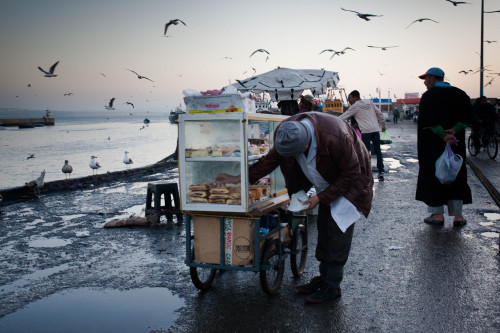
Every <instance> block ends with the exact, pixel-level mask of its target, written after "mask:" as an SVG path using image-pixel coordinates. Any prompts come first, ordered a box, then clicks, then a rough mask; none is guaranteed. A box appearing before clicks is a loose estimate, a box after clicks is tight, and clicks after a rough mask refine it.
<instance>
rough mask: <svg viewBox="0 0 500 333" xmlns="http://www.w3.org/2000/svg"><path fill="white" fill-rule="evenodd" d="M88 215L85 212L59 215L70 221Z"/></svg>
mask: <svg viewBox="0 0 500 333" xmlns="http://www.w3.org/2000/svg"><path fill="white" fill-rule="evenodd" d="M84 216H86V215H85V214H75V215H64V216H59V217H60V218H61V219H62V220H63V221H64V222H68V221H71V220H74V219H77V218H79V217H84Z"/></svg>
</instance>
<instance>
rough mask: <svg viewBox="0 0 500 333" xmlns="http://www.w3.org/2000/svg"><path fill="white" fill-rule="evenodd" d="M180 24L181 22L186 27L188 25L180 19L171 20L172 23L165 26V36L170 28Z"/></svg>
mask: <svg viewBox="0 0 500 333" xmlns="http://www.w3.org/2000/svg"><path fill="white" fill-rule="evenodd" d="M179 22H181V23H182V24H184V25H186V23H184V22H182V21H181V20H179V19H174V20H170V22H168V23H167V24H165V31H164V32H163V36H166V35H167V29H168V27H169V26H171V25H172V24H173V25H177V24H179Z"/></svg>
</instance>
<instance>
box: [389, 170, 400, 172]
mask: <svg viewBox="0 0 500 333" xmlns="http://www.w3.org/2000/svg"><path fill="white" fill-rule="evenodd" d="M396 172H398V171H397V170H389V173H396Z"/></svg>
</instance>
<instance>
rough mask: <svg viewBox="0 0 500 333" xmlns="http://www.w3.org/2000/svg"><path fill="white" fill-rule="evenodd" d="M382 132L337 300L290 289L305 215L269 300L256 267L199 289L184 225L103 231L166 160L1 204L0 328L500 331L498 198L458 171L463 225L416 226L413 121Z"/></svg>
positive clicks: (140, 197)
mask: <svg viewBox="0 0 500 333" xmlns="http://www.w3.org/2000/svg"><path fill="white" fill-rule="evenodd" d="M388 130H389V133H390V135H391V136H392V139H393V141H394V143H393V144H392V145H390V146H388V147H387V146H386V148H387V149H386V150H385V151H384V157H385V163H386V168H387V166H389V173H387V176H386V180H385V181H384V182H376V183H375V185H374V194H375V197H374V200H373V208H372V211H371V214H370V216H369V218H368V219H362V220H360V221H359V222H357V223H356V227H355V231H354V239H353V244H352V251H351V255H350V258H349V260H348V262H347V264H346V267H345V276H344V281H343V283H342V293H343V295H342V298H340V299H339V300H336V301H333V302H330V303H324V304H319V305H308V304H305V303H304V300H303V296H301V295H299V294H297V293H296V292H295V286H296V285H297V284H301V283H304V282H306V281H308V280H309V279H310V278H312V277H314V276H315V275H318V265H317V262H316V260H315V258H314V256H313V253H314V251H313V250H314V245H315V243H316V242H315V239H316V228H315V224H314V223H311V224H310V225H309V235H308V239H309V244H310V247H311V249H312V250H311V251H309V254H308V259H307V264H306V271H305V273H304V274H303V276H302V277H301V278H299V279H294V278H293V276H292V273H291V270H290V266H289V261H287V263H286V267H285V277H284V280H283V283H282V285H281V289H280V291H279V294H278V295H276V296H272V297H271V296H267V295H266V294H265V293H264V292H263V291H262V290H261V287H260V284H259V276H258V274H254V273H251V272H242V271H228V272H225V273H223V274H219V275H217V277H216V279H215V281H214V284H213V287H212V289H210V290H208V291H206V292H199V291H198V290H197V289H196V288H195V287H194V286H193V284H192V282H191V279H190V275H189V269H188V267H187V266H186V265H185V264H184V260H185V243H186V242H185V239H186V235H185V226H184V224H172V223H166V222H165V221H163V223H162V224H161V225H160V226H153V227H142V228H140V227H135V228H113V229H107V228H106V229H105V228H102V225H103V224H104V223H105V222H106V221H107V220H109V219H111V218H113V217H119V216H122V217H123V216H126V215H128V214H130V213H132V212H136V213H137V214H141V209H142V208H143V207H144V205H145V198H146V186H147V183H148V182H151V181H158V180H161V181H176V180H177V178H176V177H177V170H175V169H174V170H170V171H167V172H161V173H157V174H153V175H150V176H146V177H142V178H141V179H130V177H129V178H128V179H124V180H120V181H114V182H110V183H105V184H95V186H91V187H86V188H81V189H77V190H71V191H59V192H54V193H43V194H42V195H40V196H39V197H38V198H32V199H29V200H26V201H19V202H15V203H11V204H9V203H7V204H4V206H3V207H2V210H3V213H2V214H0V253H1V257H0V297H1V300H2V301H1V302H0V332H33V331H37V332H54V331H72V332H88V331H90V330H92V331H96V332H98V331H106V332H148V331H151V332H163V331H169V332H195V331H200V332H201V331H203V332H215V331H217V332H250V331H251V332H327V331H328V332H499V331H500V298H499V297H498V295H500V283H499V281H500V280H499V276H500V275H499V273H500V256H499V255H498V233H499V231H500V209H499V207H498V206H497V205H496V204H495V203H494V201H493V200H492V199H491V197H490V195H489V193H488V192H487V191H486V190H485V188H484V186H483V185H482V183H481V182H480V181H479V180H478V178H477V177H476V176H475V174H474V173H473V172H471V170H470V168H468V180H469V185H470V186H471V189H472V194H473V201H474V203H473V204H472V205H466V206H465V207H464V216H465V217H466V218H467V219H468V221H469V223H468V224H467V225H466V226H465V227H463V228H462V229H456V228H453V227H452V223H451V218H447V219H446V224H445V225H444V226H443V227H433V226H429V225H426V224H424V223H423V218H424V217H425V216H426V215H427V213H426V209H425V205H424V204H422V203H420V202H417V201H415V200H414V194H415V186H416V177H417V172H418V163H417V154H416V125H415V124H413V122H408V121H406V122H400V123H398V124H397V125H393V124H390V125H389V129H388ZM481 154H484V155H485V153H481ZM481 154H480V155H479V156H478V157H477V158H478V159H480V158H482V157H481ZM497 159H498V158H497ZM486 163H490V162H489V161H486ZM491 163H493V164H491V165H493V166H494V167H496V166H498V162H497V161H493V162H491ZM375 164H376V163H375V159H374V158H373V159H372V165H373V166H375ZM478 164H479V163H478ZM482 168H483V171H484V174H487V173H488V172H490V171H491V170H487V168H489V167H488V166H487V167H482ZM497 170H498V169H497ZM493 175H494V176H495V175H496V177H497V178H495V177H494V176H491V178H490V179H491V180H492V183H493V184H495V186H496V188H497V189H498V188H499V186H498V185H499V183H498V172H497V173H495V172H494V171H493ZM142 213H143V212H142ZM86 233H88V237H82V236H85V234H86ZM30 322H31V323H32V324H30Z"/></svg>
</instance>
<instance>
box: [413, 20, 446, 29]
mask: <svg viewBox="0 0 500 333" xmlns="http://www.w3.org/2000/svg"><path fill="white" fill-rule="evenodd" d="M422 21H432V22H436V23H439V22H438V21H434V20H433V19H430V18H419V19H416V20H415V21H413V22H411V23H410V24H408V26H407V27H406V28H405V29H408V28H409V27H410V25H412V24H413V23H415V22H422Z"/></svg>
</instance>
